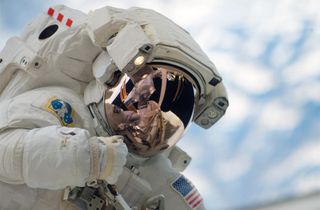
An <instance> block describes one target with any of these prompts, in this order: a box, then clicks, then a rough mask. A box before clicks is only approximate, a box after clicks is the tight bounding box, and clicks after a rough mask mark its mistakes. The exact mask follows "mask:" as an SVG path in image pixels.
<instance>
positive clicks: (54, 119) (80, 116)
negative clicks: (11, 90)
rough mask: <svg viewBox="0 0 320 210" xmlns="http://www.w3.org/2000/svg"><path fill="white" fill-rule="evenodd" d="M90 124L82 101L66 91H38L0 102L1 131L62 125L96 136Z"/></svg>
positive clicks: (45, 89) (49, 88)
mask: <svg viewBox="0 0 320 210" xmlns="http://www.w3.org/2000/svg"><path fill="white" fill-rule="evenodd" d="M90 122H91V117H90V114H89V113H88V110H87V108H86V107H85V105H84V104H83V102H82V98H81V97H80V96H78V95H77V94H76V93H74V92H73V91H72V90H70V89H67V88H61V87H45V88H39V89H35V90H32V91H28V92H25V93H23V94H21V95H18V96H16V97H14V98H11V99H8V100H4V101H2V102H1V103H0V131H3V130H5V129H8V128H25V129H32V128H40V127H46V126H50V125H61V126H66V127H82V128H86V129H87V130H89V131H91V132H92V133H93V132H94V131H93V129H92V128H91V126H90V124H92V123H90Z"/></svg>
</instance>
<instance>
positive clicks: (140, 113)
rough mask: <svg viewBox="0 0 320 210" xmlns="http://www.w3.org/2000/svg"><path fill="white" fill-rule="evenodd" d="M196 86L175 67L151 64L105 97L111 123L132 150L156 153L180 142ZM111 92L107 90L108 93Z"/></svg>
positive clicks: (189, 114)
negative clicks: (111, 94)
mask: <svg viewBox="0 0 320 210" xmlns="http://www.w3.org/2000/svg"><path fill="white" fill-rule="evenodd" d="M194 90H195V89H194V88H193V85H192V83H191V82H189V81H188V80H187V79H186V78H185V76H184V75H183V74H182V73H181V71H178V70H176V69H174V68H173V67H171V66H170V67H168V68H167V67H166V66H161V67H156V66H152V65H147V66H145V67H144V68H143V69H141V70H140V71H139V73H138V74H135V75H134V76H133V77H132V78H129V77H127V76H125V77H124V78H122V80H121V82H120V83H119V85H118V87H115V88H113V90H111V92H113V93H114V94H116V95H115V96H114V97H107V96H106V97H105V98H111V100H105V113H106V118H107V119H108V123H109V125H110V126H111V128H112V129H113V131H114V132H115V133H116V134H120V135H124V136H126V137H127V138H126V143H127V146H128V148H129V150H130V151H131V152H134V153H136V154H138V155H141V156H152V155H155V154H157V153H159V152H160V151H162V150H164V149H167V148H168V147H170V146H173V145H175V144H176V142H177V141H178V140H179V139H180V138H181V136H182V135H183V133H184V131H185V129H186V127H187V126H188V124H189V122H190V121H191V118H192V115H193V111H194V97H195V91H194ZM108 94H110V91H107V92H106V95H108Z"/></svg>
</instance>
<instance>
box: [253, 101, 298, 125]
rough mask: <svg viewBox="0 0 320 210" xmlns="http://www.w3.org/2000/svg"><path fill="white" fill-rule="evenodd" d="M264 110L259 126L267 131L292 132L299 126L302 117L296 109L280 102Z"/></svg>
mask: <svg viewBox="0 0 320 210" xmlns="http://www.w3.org/2000/svg"><path fill="white" fill-rule="evenodd" d="M262 110H263V111H262V112H261V114H260V118H259V125H260V126H261V127H262V128H264V129H265V131H282V130H287V131H290V130H292V129H294V128H296V127H297V126H298V124H299V122H300V119H301V115H302V114H301V113H300V111H299V109H297V108H296V107H294V106H289V105H285V104H282V103H281V102H278V101H275V102H271V103H268V104H266V105H265V106H264V107H263V108H262Z"/></svg>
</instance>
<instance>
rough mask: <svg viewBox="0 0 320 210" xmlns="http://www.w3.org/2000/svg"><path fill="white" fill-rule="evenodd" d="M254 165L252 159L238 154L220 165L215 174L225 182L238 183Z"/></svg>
mask: <svg viewBox="0 0 320 210" xmlns="http://www.w3.org/2000/svg"><path fill="white" fill-rule="evenodd" d="M251 165H252V161H251V158H250V157H249V156H247V155H245V154H243V153H237V154H236V155H234V156H232V157H231V158H229V159H225V160H224V161H223V162H220V163H218V165H217V166H216V167H215V170H214V173H215V174H217V176H218V177H219V179H220V180H221V181H224V182H231V181H236V179H239V178H240V177H241V176H243V175H245V174H246V173H247V172H248V170H249V169H250V167H251Z"/></svg>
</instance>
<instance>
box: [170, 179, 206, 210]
mask: <svg viewBox="0 0 320 210" xmlns="http://www.w3.org/2000/svg"><path fill="white" fill-rule="evenodd" d="M171 186H172V187H173V189H174V190H175V191H176V192H178V193H179V194H180V195H181V196H182V197H183V199H184V200H185V201H186V203H187V204H188V205H189V206H190V207H191V208H192V209H195V208H197V207H198V206H199V205H200V204H201V203H202V201H203V199H202V197H201V195H200V193H199V191H198V190H197V189H196V188H195V186H194V185H193V184H192V183H191V182H190V181H189V180H188V179H187V178H185V177H184V176H183V175H181V176H179V177H178V178H177V179H176V180H175V181H174V182H173V183H172V184H171Z"/></svg>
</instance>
